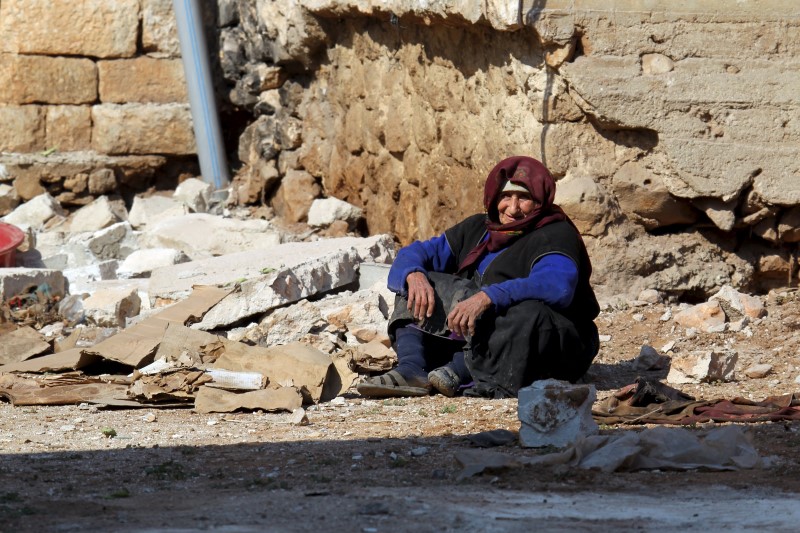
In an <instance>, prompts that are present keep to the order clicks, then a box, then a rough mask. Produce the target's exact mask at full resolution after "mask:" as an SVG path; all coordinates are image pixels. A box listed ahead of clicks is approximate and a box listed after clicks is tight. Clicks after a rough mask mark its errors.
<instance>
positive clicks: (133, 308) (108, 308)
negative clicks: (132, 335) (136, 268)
mask: <svg viewBox="0 0 800 533" xmlns="http://www.w3.org/2000/svg"><path fill="white" fill-rule="evenodd" d="M140 308H141V300H140V299H139V295H138V294H137V291H136V290H135V289H134V290H130V289H128V288H119V289H104V290H99V291H96V292H95V293H94V294H92V295H91V296H89V297H88V298H86V299H85V300H83V309H84V312H85V313H86V319H87V320H88V321H89V322H90V323H92V324H94V325H97V326H100V327H120V328H124V327H125V324H126V321H127V319H128V318H131V317H134V316H136V315H138V314H139V311H140Z"/></svg>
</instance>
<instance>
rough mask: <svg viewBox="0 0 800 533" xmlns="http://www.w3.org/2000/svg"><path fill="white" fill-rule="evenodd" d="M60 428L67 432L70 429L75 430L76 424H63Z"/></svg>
mask: <svg viewBox="0 0 800 533" xmlns="http://www.w3.org/2000/svg"><path fill="white" fill-rule="evenodd" d="M60 429H61V431H63V432H64V433H66V432H68V431H75V426H73V425H66V426H61V428H60Z"/></svg>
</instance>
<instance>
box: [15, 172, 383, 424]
mask: <svg viewBox="0 0 800 533" xmlns="http://www.w3.org/2000/svg"><path fill="white" fill-rule="evenodd" d="M191 181H192V185H193V186H192V187H186V186H183V187H181V191H176V194H175V195H174V196H173V197H166V196H157V195H153V196H149V197H148V196H139V197H137V198H136V199H135V201H134V204H133V208H132V209H131V211H130V212H128V211H127V210H126V209H125V208H124V204H122V203H121V202H120V201H114V200H110V199H109V198H107V197H100V198H98V199H97V200H96V201H94V202H92V203H91V204H89V205H87V206H85V207H83V208H81V209H79V210H77V211H76V212H75V213H73V214H72V215H70V216H68V217H67V216H64V213H63V211H60V210H57V209H55V208H52V209H50V210H47V209H39V210H30V209H25V208H24V205H23V206H20V208H18V209H17V210H16V211H15V212H14V213H12V216H10V219H13V221H14V224H15V226H8V225H6V227H9V228H14V231H15V232H16V231H17V230H16V226H19V227H20V228H21V229H22V230H24V232H26V241H27V243H26V246H27V251H24V252H19V251H17V254H16V263H17V265H19V266H17V267H13V266H11V265H9V266H10V268H3V269H0V297H2V305H1V306H0V365H2V366H0V396H2V397H3V398H5V399H7V400H8V401H10V402H11V403H12V404H14V405H65V404H78V403H90V404H96V405H99V406H113V407H174V406H187V407H193V408H195V409H196V410H198V411H201V412H231V411H235V410H264V411H273V410H285V411H289V412H292V411H295V410H296V409H298V408H300V407H301V406H302V405H303V404H310V403H316V402H320V401H326V400H329V399H331V398H334V397H335V396H336V395H338V394H340V393H341V392H343V391H344V390H346V389H347V388H349V387H350V386H351V385H352V384H353V383H354V382H355V380H356V379H357V377H358V372H363V371H364V370H366V371H374V370H380V369H388V368H390V367H391V366H392V365H393V364H394V353H393V352H392V351H391V350H390V349H389V342H388V337H386V336H385V334H384V333H383V332H384V331H385V321H386V319H387V317H388V316H389V315H388V313H389V312H390V311H391V305H392V304H393V298H392V297H391V296H390V294H389V293H387V292H386V289H385V281H383V282H381V280H382V278H383V279H385V275H386V273H387V272H388V269H387V268H386V267H385V264H386V263H387V262H390V261H391V259H392V258H393V254H394V243H393V241H392V239H391V238H390V237H389V236H386V235H382V236H376V237H368V238H363V237H357V236H350V237H340V238H325V239H322V238H319V237H317V236H316V232H317V231H318V228H317V230H312V232H310V233H309V234H308V235H306V236H305V240H301V238H300V237H299V236H297V235H294V234H291V233H287V232H285V231H283V230H281V229H280V228H278V227H277V226H276V225H274V224H273V223H271V222H269V221H265V220H248V219H246V217H241V218H237V217H235V216H230V213H227V214H228V215H229V216H221V215H222V211H223V210H224V209H225V208H224V207H223V206H214V205H213V202H209V201H207V200H208V198H207V197H208V196H209V192H210V191H209V188H210V186H209V185H207V184H205V183H203V182H200V181H199V180H191ZM187 191H193V194H194V196H196V198H195V197H187ZM178 192H180V194H178ZM43 196H45V197H46V196H47V195H46V194H45V195H43ZM201 200H202V201H201ZM34 203H37V202H34ZM39 204H41V205H43V206H53V205H55V203H54V202H53V201H52V199H50V198H45V199H44V200H42V201H40V202H38V203H37V205H39ZM198 206H202V209H204V210H206V211H212V212H198V211H201V208H199V207H198ZM317 218H318V217H317ZM330 222H332V221H329V222H328V223H330ZM323 225H324V224H323ZM15 234H16V233H15ZM8 253H10V251H9V252H8ZM364 264H367V265H369V264H372V265H374V266H372V267H371V270H370V267H366V268H365V271H370V272H372V274H371V276H372V278H373V279H372V281H370V274H367V275H365V276H362V277H360V276H359V270H360V267H361V265H364ZM376 272H377V273H378V275H377V277H376V276H375V273H376ZM368 282H369V283H371V285H369V286H368V285H365V284H366V283H368ZM375 282H377V284H375ZM372 285H374V287H373V286H372ZM381 287H383V288H381ZM309 298H311V299H313V301H312V300H310V299H309Z"/></svg>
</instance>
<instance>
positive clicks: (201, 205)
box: [172, 178, 214, 213]
mask: <svg viewBox="0 0 800 533" xmlns="http://www.w3.org/2000/svg"><path fill="white" fill-rule="evenodd" d="M213 190H214V187H213V186H212V185H211V184H210V183H206V182H204V181H203V180H199V179H197V178H189V179H187V180H184V181H182V182H181V183H180V185H178V187H177V188H176V189H175V194H173V195H172V197H173V198H175V199H176V200H181V201H182V202H183V203H185V204H186V205H187V206H188V207H189V209H191V210H192V211H194V212H195V213H205V212H206V211H208V204H209V202H210V200H211V192H212V191H213Z"/></svg>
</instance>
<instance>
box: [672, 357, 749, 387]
mask: <svg viewBox="0 0 800 533" xmlns="http://www.w3.org/2000/svg"><path fill="white" fill-rule="evenodd" d="M737 359H738V355H737V353H736V352H735V351H732V350H731V351H715V350H706V351H697V352H691V353H689V354H686V355H684V356H682V357H680V358H677V357H673V358H672V364H671V365H670V369H669V374H668V375H667V382H669V383H679V384H680V383H701V382H705V383H711V382H714V381H723V382H729V381H734V379H735V377H736V375H735V369H736V361H737Z"/></svg>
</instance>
